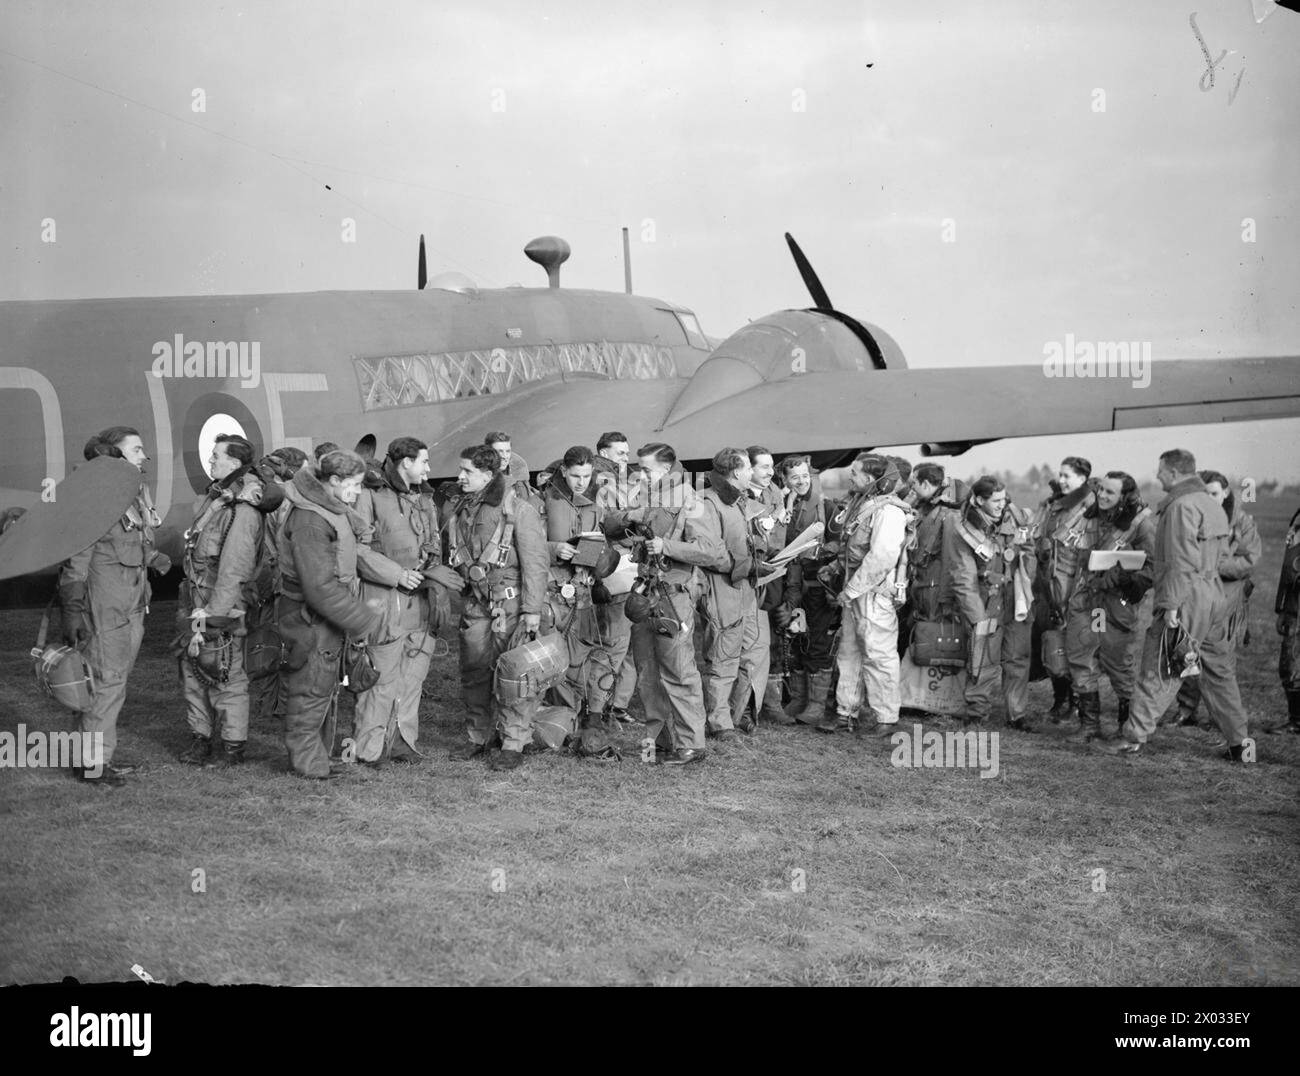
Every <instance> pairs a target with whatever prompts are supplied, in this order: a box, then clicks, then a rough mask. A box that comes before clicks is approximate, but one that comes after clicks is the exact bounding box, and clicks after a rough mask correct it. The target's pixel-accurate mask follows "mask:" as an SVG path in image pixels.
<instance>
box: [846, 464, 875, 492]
mask: <svg viewBox="0 0 1300 1076" xmlns="http://www.w3.org/2000/svg"><path fill="white" fill-rule="evenodd" d="M873 481H874V479H873V478H872V477H871V475H870V474H868V473H867V471H866V469H865V468H864V467H863V466H862V462H861V461H860V460H854V461H853V466H852V467H850V468H849V485H851V486H852V487H853V488H854V490H856V491H857V492H858V493H862V492H864V491H866V490H867V489H870V488H871V483H872V482H873Z"/></svg>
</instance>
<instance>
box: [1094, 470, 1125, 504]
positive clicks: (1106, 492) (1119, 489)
mask: <svg viewBox="0 0 1300 1076" xmlns="http://www.w3.org/2000/svg"><path fill="white" fill-rule="evenodd" d="M1123 494H1124V483H1123V482H1121V481H1120V480H1119V479H1118V478H1103V479H1101V480H1100V481H1099V482H1098V483H1097V506H1098V507H1099V508H1100V509H1101V510H1102V511H1103V512H1109V511H1110V510H1111V509H1112V508H1114V507H1115V506H1116V505H1117V504H1119V499H1120V497H1122V496H1123Z"/></svg>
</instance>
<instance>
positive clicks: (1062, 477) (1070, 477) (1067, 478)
mask: <svg viewBox="0 0 1300 1076" xmlns="http://www.w3.org/2000/svg"><path fill="white" fill-rule="evenodd" d="M1056 481H1057V482H1058V483H1059V484H1060V486H1061V492H1062V493H1073V492H1074V491H1075V490H1076V489H1078V488H1079V487H1080V486H1082V485H1083V484H1084V482H1086V481H1087V479H1086V478H1084V477H1083V475H1081V474H1079V473H1078V472H1077V471H1074V470H1072V469H1071V468H1069V467H1066V466H1065V464H1062V465H1061V467H1060V469H1059V470H1058V471H1057V472H1056Z"/></svg>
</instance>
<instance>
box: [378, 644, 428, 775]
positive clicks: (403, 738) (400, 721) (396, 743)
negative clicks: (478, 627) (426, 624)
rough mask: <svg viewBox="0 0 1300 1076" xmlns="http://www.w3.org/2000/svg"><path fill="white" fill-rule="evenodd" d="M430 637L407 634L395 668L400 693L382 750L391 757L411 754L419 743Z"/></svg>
mask: <svg viewBox="0 0 1300 1076" xmlns="http://www.w3.org/2000/svg"><path fill="white" fill-rule="evenodd" d="M433 645H434V637H433V635H432V634H431V633H430V632H429V631H427V630H425V629H421V630H419V631H413V632H410V633H408V634H407V636H406V644H405V646H404V648H403V650H402V664H401V666H400V668H399V682H400V684H401V691H400V693H399V694H398V696H397V706H396V709H395V711H394V714H393V720H392V721H390V722H389V726H388V735H387V737H386V739H385V750H386V751H388V752H389V754H392V755H408V754H415V753H417V752H416V749H415V745H416V744H417V743H418V742H419V739H420V698H421V696H422V695H423V693H424V680H425V677H427V676H428V675H429V664H430V662H432V661H433Z"/></svg>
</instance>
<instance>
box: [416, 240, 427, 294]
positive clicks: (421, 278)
mask: <svg viewBox="0 0 1300 1076" xmlns="http://www.w3.org/2000/svg"><path fill="white" fill-rule="evenodd" d="M416 275H417V277H418V283H417V284H416V287H418V288H419V289H420V291H424V286H425V285H426V284H427V283H429V266H428V265H427V264H426V262H425V260H424V236H420V268H419V270H418V271H417V274H416Z"/></svg>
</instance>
